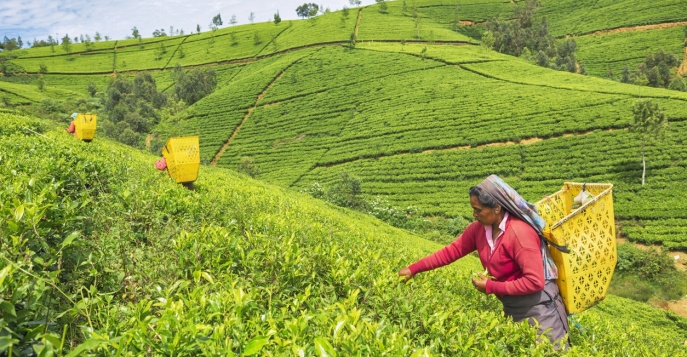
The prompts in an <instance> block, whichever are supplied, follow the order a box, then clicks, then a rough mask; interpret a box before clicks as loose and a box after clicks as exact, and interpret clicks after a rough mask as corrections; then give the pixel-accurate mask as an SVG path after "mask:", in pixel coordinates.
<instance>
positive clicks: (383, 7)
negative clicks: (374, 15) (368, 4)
mask: <svg viewBox="0 0 687 357" xmlns="http://www.w3.org/2000/svg"><path fill="white" fill-rule="evenodd" d="M375 2H376V3H377V5H379V12H381V13H382V14H386V10H387V9H388V8H389V5H387V4H386V1H385V0H375Z"/></svg>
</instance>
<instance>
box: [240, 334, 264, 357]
mask: <svg viewBox="0 0 687 357" xmlns="http://www.w3.org/2000/svg"><path fill="white" fill-rule="evenodd" d="M268 339H269V338H268V337H266V336H257V337H255V338H253V339H252V340H250V341H248V343H247V344H246V348H245V349H244V350H243V356H252V355H254V354H256V353H258V352H260V350H261V349H262V347H263V346H265V345H266V344H267V341H268Z"/></svg>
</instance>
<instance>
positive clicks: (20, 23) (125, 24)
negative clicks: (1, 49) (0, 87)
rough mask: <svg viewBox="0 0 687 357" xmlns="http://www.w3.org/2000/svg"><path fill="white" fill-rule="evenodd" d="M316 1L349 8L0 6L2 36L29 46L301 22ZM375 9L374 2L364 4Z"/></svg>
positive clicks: (127, 0) (172, 1) (173, 2)
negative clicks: (217, 20) (301, 12)
mask: <svg viewBox="0 0 687 357" xmlns="http://www.w3.org/2000/svg"><path fill="white" fill-rule="evenodd" d="M305 2H314V3H316V4H318V5H322V6H324V7H328V8H329V9H330V10H332V11H336V10H340V9H342V8H343V7H344V6H347V7H350V4H349V1H348V0H324V1H319V0H282V1H270V0H253V1H238V0H196V1H189V0H158V1H145V0H119V1H113V0H30V1H29V0H2V1H1V2H0V37H2V36H7V37H10V38H14V37H17V36H21V37H22V39H23V40H24V42H26V41H27V40H28V41H33V39H34V38H36V39H47V37H48V36H49V35H51V36H53V37H55V36H58V37H62V36H64V34H69V36H70V37H72V38H74V37H78V36H80V35H86V34H88V35H90V36H91V37H93V36H94V35H95V33H96V32H99V33H100V34H101V36H105V35H107V36H109V37H110V38H111V39H123V38H125V37H126V36H130V35H131V29H132V28H133V27H134V26H136V27H137V28H138V30H139V32H140V33H141V35H142V36H143V37H151V36H152V33H153V31H155V30H156V29H164V30H165V32H169V27H170V26H174V28H175V29H183V30H184V33H187V34H188V33H191V32H195V31H196V25H200V27H201V31H207V30H208V28H209V24H210V23H211V22H212V18H213V17H214V16H215V15H217V14H218V13H219V14H220V15H221V16H222V20H223V22H224V25H223V27H226V26H229V20H230V19H231V17H232V15H236V19H237V20H238V24H247V23H249V20H248V17H249V15H250V13H251V12H253V13H254V14H255V20H254V22H265V21H272V19H273V15H274V13H276V12H277V11H279V15H280V16H281V18H282V19H283V20H289V19H296V18H297V16H296V7H298V6H299V5H301V4H303V3H305ZM369 4H374V1H373V0H367V1H363V2H362V5H369Z"/></svg>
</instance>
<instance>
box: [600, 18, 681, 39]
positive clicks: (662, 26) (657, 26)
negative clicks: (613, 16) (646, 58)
mask: <svg viewBox="0 0 687 357" xmlns="http://www.w3.org/2000/svg"><path fill="white" fill-rule="evenodd" d="M685 25H687V21H679V22H666V23H662V24H653V25H642V26H632V27H621V28H617V29H611V30H601V31H596V32H592V33H591V34H590V35H594V36H597V35H606V34H609V33H620V32H633V31H648V30H659V29H668V28H671V27H679V26H685Z"/></svg>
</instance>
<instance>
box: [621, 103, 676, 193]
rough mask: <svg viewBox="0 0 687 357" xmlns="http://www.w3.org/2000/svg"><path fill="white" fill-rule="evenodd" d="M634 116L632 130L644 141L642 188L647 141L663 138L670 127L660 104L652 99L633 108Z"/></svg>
mask: <svg viewBox="0 0 687 357" xmlns="http://www.w3.org/2000/svg"><path fill="white" fill-rule="evenodd" d="M632 114H634V123H632V125H631V126H630V130H631V131H632V132H634V133H637V134H638V135H639V136H640V137H641V139H642V186H644V178H645V177H646V160H645V156H644V150H645V146H646V141H647V140H651V139H656V138H658V137H660V136H662V135H663V134H664V133H665V129H666V127H667V126H668V119H667V118H666V116H665V114H664V113H663V111H662V110H661V109H660V108H659V107H658V103H655V102H654V101H653V100H651V99H644V100H639V101H637V102H636V103H635V105H634V106H633V107H632Z"/></svg>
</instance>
